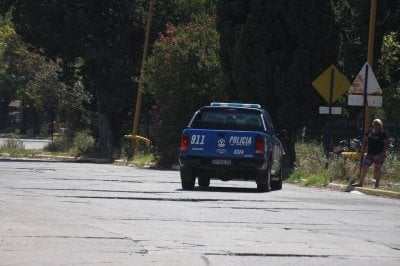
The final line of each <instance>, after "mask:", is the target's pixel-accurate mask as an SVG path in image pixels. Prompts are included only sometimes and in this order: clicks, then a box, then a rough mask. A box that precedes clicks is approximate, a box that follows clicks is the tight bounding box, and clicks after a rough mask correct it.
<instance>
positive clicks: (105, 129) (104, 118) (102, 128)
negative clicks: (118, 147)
mask: <svg viewBox="0 0 400 266" xmlns="http://www.w3.org/2000/svg"><path fill="white" fill-rule="evenodd" d="M98 125H99V144H100V148H101V150H102V151H104V152H105V153H106V154H107V157H108V158H111V157H112V152H113V148H114V136H113V131H112V127H111V121H110V115H109V114H107V113H105V114H99V117H98Z"/></svg>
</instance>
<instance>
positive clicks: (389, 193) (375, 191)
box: [328, 183, 400, 199]
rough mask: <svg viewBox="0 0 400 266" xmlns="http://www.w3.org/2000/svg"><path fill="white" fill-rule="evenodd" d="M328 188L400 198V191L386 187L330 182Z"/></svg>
mask: <svg viewBox="0 0 400 266" xmlns="http://www.w3.org/2000/svg"><path fill="white" fill-rule="evenodd" d="M328 188H330V189H333V190H339V191H342V192H351V191H359V192H361V193H364V194H367V195H373V196H379V197H386V198H393V199H400V192H395V191H389V190H384V189H374V188H367V187H353V186H351V185H343V184H335V183H329V184H328Z"/></svg>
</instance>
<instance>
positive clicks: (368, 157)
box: [362, 153, 385, 166]
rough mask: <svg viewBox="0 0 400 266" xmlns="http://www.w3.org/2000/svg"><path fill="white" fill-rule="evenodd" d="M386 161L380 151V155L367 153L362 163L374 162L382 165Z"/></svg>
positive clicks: (369, 163)
mask: <svg viewBox="0 0 400 266" xmlns="http://www.w3.org/2000/svg"><path fill="white" fill-rule="evenodd" d="M384 161H385V156H384V155H383V154H381V153H380V154H378V155H366V156H365V157H364V160H363V162H362V164H363V165H366V166H371V165H372V164H374V165H375V166H382V164H383V162H384Z"/></svg>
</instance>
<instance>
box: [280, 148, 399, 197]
mask: <svg viewBox="0 0 400 266" xmlns="http://www.w3.org/2000/svg"><path fill="white" fill-rule="evenodd" d="M296 153H297V167H296V168H295V169H294V170H293V171H292V172H291V173H289V175H288V177H287V180H286V182H289V183H299V184H300V185H302V186H315V187H323V186H326V185H328V184H329V183H331V182H333V183H338V184H346V185H348V184H350V183H351V182H353V181H355V180H357V178H358V176H359V170H360V168H359V164H360V160H359V159H344V158H343V157H341V156H337V155H334V156H331V157H330V158H329V160H328V159H327V157H326V154H325V152H324V148H323V146H322V144H320V143H317V142H298V143H296ZM374 182H375V180H374V179H373V166H371V167H370V170H369V171H368V174H367V176H366V184H365V185H366V186H371V187H372V186H373V184H374ZM381 187H382V188H387V189H393V190H397V191H400V157H399V155H396V154H395V153H391V154H390V155H389V156H388V157H387V158H386V160H385V163H384V165H383V168H382V181H381Z"/></svg>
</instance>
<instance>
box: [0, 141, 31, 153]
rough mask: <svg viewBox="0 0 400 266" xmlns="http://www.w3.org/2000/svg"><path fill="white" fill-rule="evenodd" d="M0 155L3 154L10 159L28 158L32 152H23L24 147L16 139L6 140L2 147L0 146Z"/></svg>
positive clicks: (21, 142)
mask: <svg viewBox="0 0 400 266" xmlns="http://www.w3.org/2000/svg"><path fill="white" fill-rule="evenodd" d="M0 153H5V154H7V155H8V156H11V157H30V156H32V155H34V153H35V152H34V151H32V150H25V145H24V143H23V141H22V140H20V139H18V138H14V137H11V138H8V139H7V140H6V141H5V143H3V145H1V146H0Z"/></svg>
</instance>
